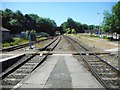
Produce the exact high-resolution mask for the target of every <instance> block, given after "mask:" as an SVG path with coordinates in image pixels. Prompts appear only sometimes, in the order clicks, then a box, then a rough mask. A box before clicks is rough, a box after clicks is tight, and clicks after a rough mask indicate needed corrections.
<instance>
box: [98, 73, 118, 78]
mask: <svg viewBox="0 0 120 90" xmlns="http://www.w3.org/2000/svg"><path fill="white" fill-rule="evenodd" d="M99 75H100V76H101V77H103V78H106V77H109V78H116V77H118V76H117V74H116V73H99Z"/></svg>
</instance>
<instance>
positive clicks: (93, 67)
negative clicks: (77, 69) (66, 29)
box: [65, 36, 120, 90]
mask: <svg viewBox="0 0 120 90" xmlns="http://www.w3.org/2000/svg"><path fill="white" fill-rule="evenodd" d="M65 38H66V39H67V40H68V41H69V42H70V43H71V44H72V45H73V47H74V48H75V49H76V50H77V51H78V53H79V54H80V56H81V57H82V58H83V60H84V61H85V63H86V65H87V67H88V68H89V70H90V71H91V72H92V74H93V75H94V76H95V77H96V79H97V80H98V81H99V82H100V83H101V84H102V85H103V86H104V87H105V88H106V89H108V90H112V89H119V88H120V71H119V70H117V69H116V68H114V67H113V66H112V65H110V64H109V63H107V62H106V61H105V60H103V59H102V58H100V57H99V56H97V55H96V54H95V53H93V54H92V55H90V54H89V52H90V51H89V50H88V49H86V48H85V47H84V46H82V45H81V44H80V43H79V42H78V41H77V40H76V39H74V38H71V37H69V36H65ZM81 52H85V53H86V55H82V54H81Z"/></svg>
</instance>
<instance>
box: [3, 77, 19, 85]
mask: <svg viewBox="0 0 120 90" xmlns="http://www.w3.org/2000/svg"><path fill="white" fill-rule="evenodd" d="M20 81H21V79H14V78H12V79H4V80H3V81H2V85H16V84H17V83H19V82H20Z"/></svg>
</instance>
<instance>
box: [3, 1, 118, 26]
mask: <svg viewBox="0 0 120 90" xmlns="http://www.w3.org/2000/svg"><path fill="white" fill-rule="evenodd" d="M115 3H116V2H2V9H3V10H4V9H6V8H9V9H11V10H13V11H16V10H20V11H21V12H22V13H23V14H30V13H35V14H38V15H39V16H40V17H46V18H50V19H53V20H55V22H56V23H57V25H58V26H59V25H60V24H61V23H63V22H64V21H67V18H68V17H70V18H73V19H74V20H75V21H78V22H81V23H86V24H89V25H91V24H94V25H99V24H100V22H101V21H102V18H103V12H104V11H105V10H106V11H111V9H112V6H113V5H115ZM97 13H100V14H99V15H98V14H97Z"/></svg>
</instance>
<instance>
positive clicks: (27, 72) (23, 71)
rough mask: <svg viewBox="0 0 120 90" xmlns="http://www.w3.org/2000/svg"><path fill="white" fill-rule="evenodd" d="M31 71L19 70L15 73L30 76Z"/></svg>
mask: <svg viewBox="0 0 120 90" xmlns="http://www.w3.org/2000/svg"><path fill="white" fill-rule="evenodd" d="M31 71H32V70H31V69H30V70H28V69H27V70H23V69H21V70H17V71H15V72H16V73H23V74H29V73H31Z"/></svg>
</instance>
